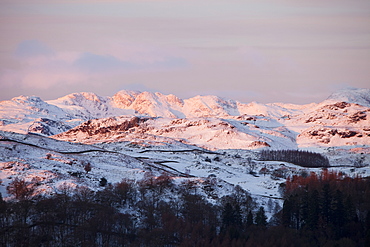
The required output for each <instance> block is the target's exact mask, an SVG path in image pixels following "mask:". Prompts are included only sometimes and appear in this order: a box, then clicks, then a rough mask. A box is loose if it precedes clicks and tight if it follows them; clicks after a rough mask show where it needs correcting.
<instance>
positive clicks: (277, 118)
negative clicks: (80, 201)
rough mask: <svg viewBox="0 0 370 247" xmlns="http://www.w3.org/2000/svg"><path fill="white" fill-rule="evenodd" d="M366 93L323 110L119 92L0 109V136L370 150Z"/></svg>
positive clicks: (18, 102)
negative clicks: (10, 133) (8, 133)
mask: <svg viewBox="0 0 370 247" xmlns="http://www.w3.org/2000/svg"><path fill="white" fill-rule="evenodd" d="M369 112H370V89H354V88H353V89H347V90H342V91H338V92H336V93H333V94H332V95H330V96H329V97H328V98H327V99H326V100H324V101H323V102H320V103H311V104H306V105H294V104H284V103H271V104H261V103H257V102H251V103H241V102H238V101H235V100H231V99H223V98H220V97H217V96H196V97H193V98H189V99H180V98H178V97H177V96H175V95H172V94H170V95H164V94H161V93H158V92H157V93H152V92H138V91H125V90H124V91H119V92H117V93H116V94H115V95H113V96H112V97H102V96H98V95H96V94H94V93H86V92H82V93H73V94H69V95H66V96H64V97H61V98H58V99H55V100H49V101H43V100H42V99H40V98H39V97H36V96H19V97H15V98H13V99H11V100H8V101H2V102H0V130H3V131H13V132H17V133H37V134H40V135H44V136H51V137H52V138H56V139H60V140H66V141H74V142H83V143H89V144H93V143H100V142H117V141H131V142H135V143H138V144H140V145H157V144H160V143H162V144H163V143H167V144H180V143H184V144H189V145H196V146H199V147H202V148H206V149H210V150H218V149H255V148H262V147H272V148H275V149H296V148H307V147H333V146H336V147H337V146H353V145H368V144H369V143H370V117H369Z"/></svg>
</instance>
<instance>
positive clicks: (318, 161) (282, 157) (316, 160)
mask: <svg viewBox="0 0 370 247" xmlns="http://www.w3.org/2000/svg"><path fill="white" fill-rule="evenodd" d="M260 160H264V161H272V160H274V161H285V162H289V163H293V164H295V165H299V166H303V167H312V168H314V167H329V166H330V163H329V160H328V158H327V157H325V156H324V155H322V154H320V153H314V152H310V151H304V150H268V149H265V150H262V151H261V152H260Z"/></svg>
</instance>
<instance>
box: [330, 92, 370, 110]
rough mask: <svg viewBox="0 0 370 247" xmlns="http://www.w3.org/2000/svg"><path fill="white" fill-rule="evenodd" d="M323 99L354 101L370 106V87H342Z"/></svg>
mask: <svg viewBox="0 0 370 247" xmlns="http://www.w3.org/2000/svg"><path fill="white" fill-rule="evenodd" d="M325 101H331V102H347V103H355V104H359V105H362V106H366V107H370V89H367V88H346V89H342V90H339V91H337V92H335V93H333V94H331V95H330V96H329V97H328V98H327V99H326V100H325ZM325 101H324V102H325Z"/></svg>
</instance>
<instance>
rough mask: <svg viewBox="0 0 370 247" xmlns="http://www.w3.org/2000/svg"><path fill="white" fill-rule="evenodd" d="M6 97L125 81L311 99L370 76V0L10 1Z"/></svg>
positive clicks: (3, 46)
mask: <svg viewBox="0 0 370 247" xmlns="http://www.w3.org/2000/svg"><path fill="white" fill-rule="evenodd" d="M0 18H1V21H0V32H1V34H2V35H1V36H0V100H7V99H11V98H12V97H15V96H18V95H21V94H24V95H38V96H41V98H43V99H45V100H47V99H53V98H57V97H61V96H63V95H65V94H68V93H72V92H79V91H91V92H95V93H97V94H99V95H113V94H114V93H115V92H117V91H119V90H122V89H136V90H142V91H144V90H151V91H159V92H162V93H165V94H168V93H173V94H175V95H178V96H179V97H182V98H188V97H192V96H195V95H198V94H200V95H207V94H215V95H218V96H221V97H226V98H233V99H236V100H239V101H242V102H250V101H259V102H290V103H299V104H301V103H308V102H313V101H316V102H318V101H321V100H324V99H325V98H326V97H327V96H328V95H329V94H330V93H331V92H333V91H335V90H337V89H340V88H343V87H361V88H369V85H370V69H369V68H370V25H369V23H370V1H368V0H338V1H318V0H317V1H316V0H314V1H299V0H295V1H293V0H261V1H251V0H203V1H199V0H198V1H193V0H187V1H185V0H152V1H149V0H148V1H144V0H139V1H138V0H125V1H88V0H75V1H56V0H54V1H53V0H48V1H46V0H38V1H37V0H27V1H25V0H24V1H18V0H12V1H10V0H0Z"/></svg>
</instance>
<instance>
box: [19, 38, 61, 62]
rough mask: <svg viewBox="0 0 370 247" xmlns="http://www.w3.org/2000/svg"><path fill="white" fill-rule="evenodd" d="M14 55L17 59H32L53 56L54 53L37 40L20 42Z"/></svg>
mask: <svg viewBox="0 0 370 247" xmlns="http://www.w3.org/2000/svg"><path fill="white" fill-rule="evenodd" d="M15 55H16V56H17V57H19V58H33V57H38V56H53V55H54V51H53V50H52V49H51V48H50V47H48V46H47V45H45V44H44V43H42V42H40V41H37V40H25V41H23V42H21V43H20V44H19V45H18V46H17V48H16V50H15Z"/></svg>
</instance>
